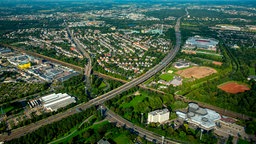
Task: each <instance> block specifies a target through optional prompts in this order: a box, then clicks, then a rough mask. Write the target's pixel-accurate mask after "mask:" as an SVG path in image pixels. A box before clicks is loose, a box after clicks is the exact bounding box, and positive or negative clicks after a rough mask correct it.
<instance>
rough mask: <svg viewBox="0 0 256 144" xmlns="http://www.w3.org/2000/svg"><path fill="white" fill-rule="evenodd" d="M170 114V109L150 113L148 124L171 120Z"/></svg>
mask: <svg viewBox="0 0 256 144" xmlns="http://www.w3.org/2000/svg"><path fill="white" fill-rule="evenodd" d="M169 116H170V112H169V110H168V109H166V108H165V109H162V110H155V111H152V112H150V113H148V123H152V122H154V123H157V122H158V123H163V122H165V121H167V120H169Z"/></svg>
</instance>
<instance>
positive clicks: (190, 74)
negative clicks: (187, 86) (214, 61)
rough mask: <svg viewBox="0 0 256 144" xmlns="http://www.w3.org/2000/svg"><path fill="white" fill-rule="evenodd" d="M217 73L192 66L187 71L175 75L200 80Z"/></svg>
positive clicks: (205, 68)
mask: <svg viewBox="0 0 256 144" xmlns="http://www.w3.org/2000/svg"><path fill="white" fill-rule="evenodd" d="M214 73H217V71H216V70H215V69H213V68H210V67H198V66H194V67H191V68H188V69H184V70H179V71H177V72H176V74H178V75H180V76H182V77H185V78H196V79H200V78H203V77H206V76H209V75H211V74H214Z"/></svg>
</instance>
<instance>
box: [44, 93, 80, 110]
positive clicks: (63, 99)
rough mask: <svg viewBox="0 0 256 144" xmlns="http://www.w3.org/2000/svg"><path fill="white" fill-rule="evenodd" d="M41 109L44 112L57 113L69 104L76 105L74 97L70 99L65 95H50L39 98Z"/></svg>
mask: <svg viewBox="0 0 256 144" xmlns="http://www.w3.org/2000/svg"><path fill="white" fill-rule="evenodd" d="M40 101H41V103H42V104H43V107H44V108H45V109H46V110H50V111H57V110H58V109H59V108H62V107H65V106H67V105H69V104H71V103H76V100H75V97H71V96H70V95H68V94H67V93H58V94H55V93H53V94H50V95H47V96H44V97H41V98H40Z"/></svg>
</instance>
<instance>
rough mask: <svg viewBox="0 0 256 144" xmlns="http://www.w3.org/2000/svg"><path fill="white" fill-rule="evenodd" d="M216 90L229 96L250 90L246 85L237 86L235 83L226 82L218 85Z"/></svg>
mask: <svg viewBox="0 0 256 144" xmlns="http://www.w3.org/2000/svg"><path fill="white" fill-rule="evenodd" d="M218 88H219V89H221V90H223V91H225V92H227V93H231V94H237V93H240V92H245V91H247V90H250V88H249V87H247V86H246V85H243V84H238V83H237V82H227V83H224V84H221V85H219V86H218Z"/></svg>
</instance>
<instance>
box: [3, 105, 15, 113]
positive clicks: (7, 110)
mask: <svg viewBox="0 0 256 144" xmlns="http://www.w3.org/2000/svg"><path fill="white" fill-rule="evenodd" d="M13 109H14V107H13V106H9V107H6V108H3V111H4V113H7V112H9V111H11V110H13Z"/></svg>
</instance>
